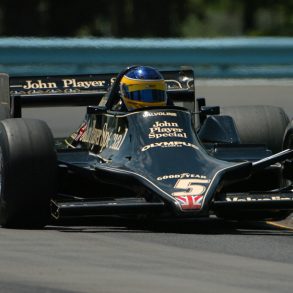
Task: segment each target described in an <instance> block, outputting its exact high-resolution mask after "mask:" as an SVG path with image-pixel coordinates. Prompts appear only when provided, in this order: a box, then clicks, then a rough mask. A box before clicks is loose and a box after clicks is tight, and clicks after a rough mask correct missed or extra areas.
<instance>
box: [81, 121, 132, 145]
mask: <svg viewBox="0 0 293 293" xmlns="http://www.w3.org/2000/svg"><path fill="white" fill-rule="evenodd" d="M122 131H123V133H120V132H122ZM127 131H128V129H127V128H126V129H125V130H122V129H121V127H120V126H119V127H118V129H117V131H115V132H111V131H109V130H108V123H105V124H104V127H103V128H102V129H99V128H90V129H88V131H87V132H86V133H85V134H84V135H83V136H82V137H81V141H82V142H87V143H89V144H91V145H92V147H94V146H95V145H98V146H100V147H101V150H103V149H104V148H109V149H112V150H119V149H120V147H121V145H122V143H123V141H124V139H125V137H126V134H127Z"/></svg>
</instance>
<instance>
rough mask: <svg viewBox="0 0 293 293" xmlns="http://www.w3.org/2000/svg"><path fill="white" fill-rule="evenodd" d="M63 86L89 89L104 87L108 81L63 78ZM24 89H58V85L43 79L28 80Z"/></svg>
mask: <svg viewBox="0 0 293 293" xmlns="http://www.w3.org/2000/svg"><path fill="white" fill-rule="evenodd" d="M61 81H62V83H63V84H62V85H61V86H60V87H61V88H62V87H63V88H82V89H88V88H91V87H103V86H105V83H106V81H104V80H85V81H78V80H76V79H75V78H71V79H62V80H61ZM23 88H24V89H26V90H30V89H34V90H35V89H57V88H58V86H57V84H56V82H44V81H42V80H41V79H38V80H34V81H33V80H26V81H25V85H24V86H23Z"/></svg>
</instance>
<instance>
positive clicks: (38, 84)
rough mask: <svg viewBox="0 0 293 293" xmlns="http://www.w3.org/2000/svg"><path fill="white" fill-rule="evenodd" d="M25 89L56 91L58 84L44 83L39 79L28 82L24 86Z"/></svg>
mask: <svg viewBox="0 0 293 293" xmlns="http://www.w3.org/2000/svg"><path fill="white" fill-rule="evenodd" d="M23 88H24V89H26V90H30V89H34V90H35V89H56V88H57V84H56V83H55V82H43V81H42V80H40V79H38V80H36V81H32V80H27V81H26V84H25V85H24V86H23Z"/></svg>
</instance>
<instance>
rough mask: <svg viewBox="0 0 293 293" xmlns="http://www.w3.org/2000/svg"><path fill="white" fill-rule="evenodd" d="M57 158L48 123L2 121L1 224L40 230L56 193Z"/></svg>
mask: <svg viewBox="0 0 293 293" xmlns="http://www.w3.org/2000/svg"><path fill="white" fill-rule="evenodd" d="M56 175H57V159H56V152H55V150H54V140H53V136H52V133H51V131H50V129H49V127H48V126H47V124H46V123H45V122H43V121H40V120H35V119H22V118H19V119H7V120H3V121H1V122H0V224H1V225H2V227H7V228H41V227H44V226H45V225H46V224H47V223H48V219H49V208H50V207H49V202H50V198H51V197H52V196H54V194H55V192H56Z"/></svg>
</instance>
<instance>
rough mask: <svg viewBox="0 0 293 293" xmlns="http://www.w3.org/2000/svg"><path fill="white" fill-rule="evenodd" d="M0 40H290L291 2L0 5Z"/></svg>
mask: <svg viewBox="0 0 293 293" xmlns="http://www.w3.org/2000/svg"><path fill="white" fill-rule="evenodd" d="M0 34H1V36H38V37H47V36H57V37H82V36H93V37H118V38H121V37H134V38H136V37H155V38H162V37H167V38H168V37H185V38H186V37H215V36H270V35H277V36H292V35H293V0H282V1H277V0H238V1H235V0H180V1H178V0H78V1H77V0H71V1H68V0H67V1H66V0H29V1H25V0H14V1H11V0H0Z"/></svg>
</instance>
